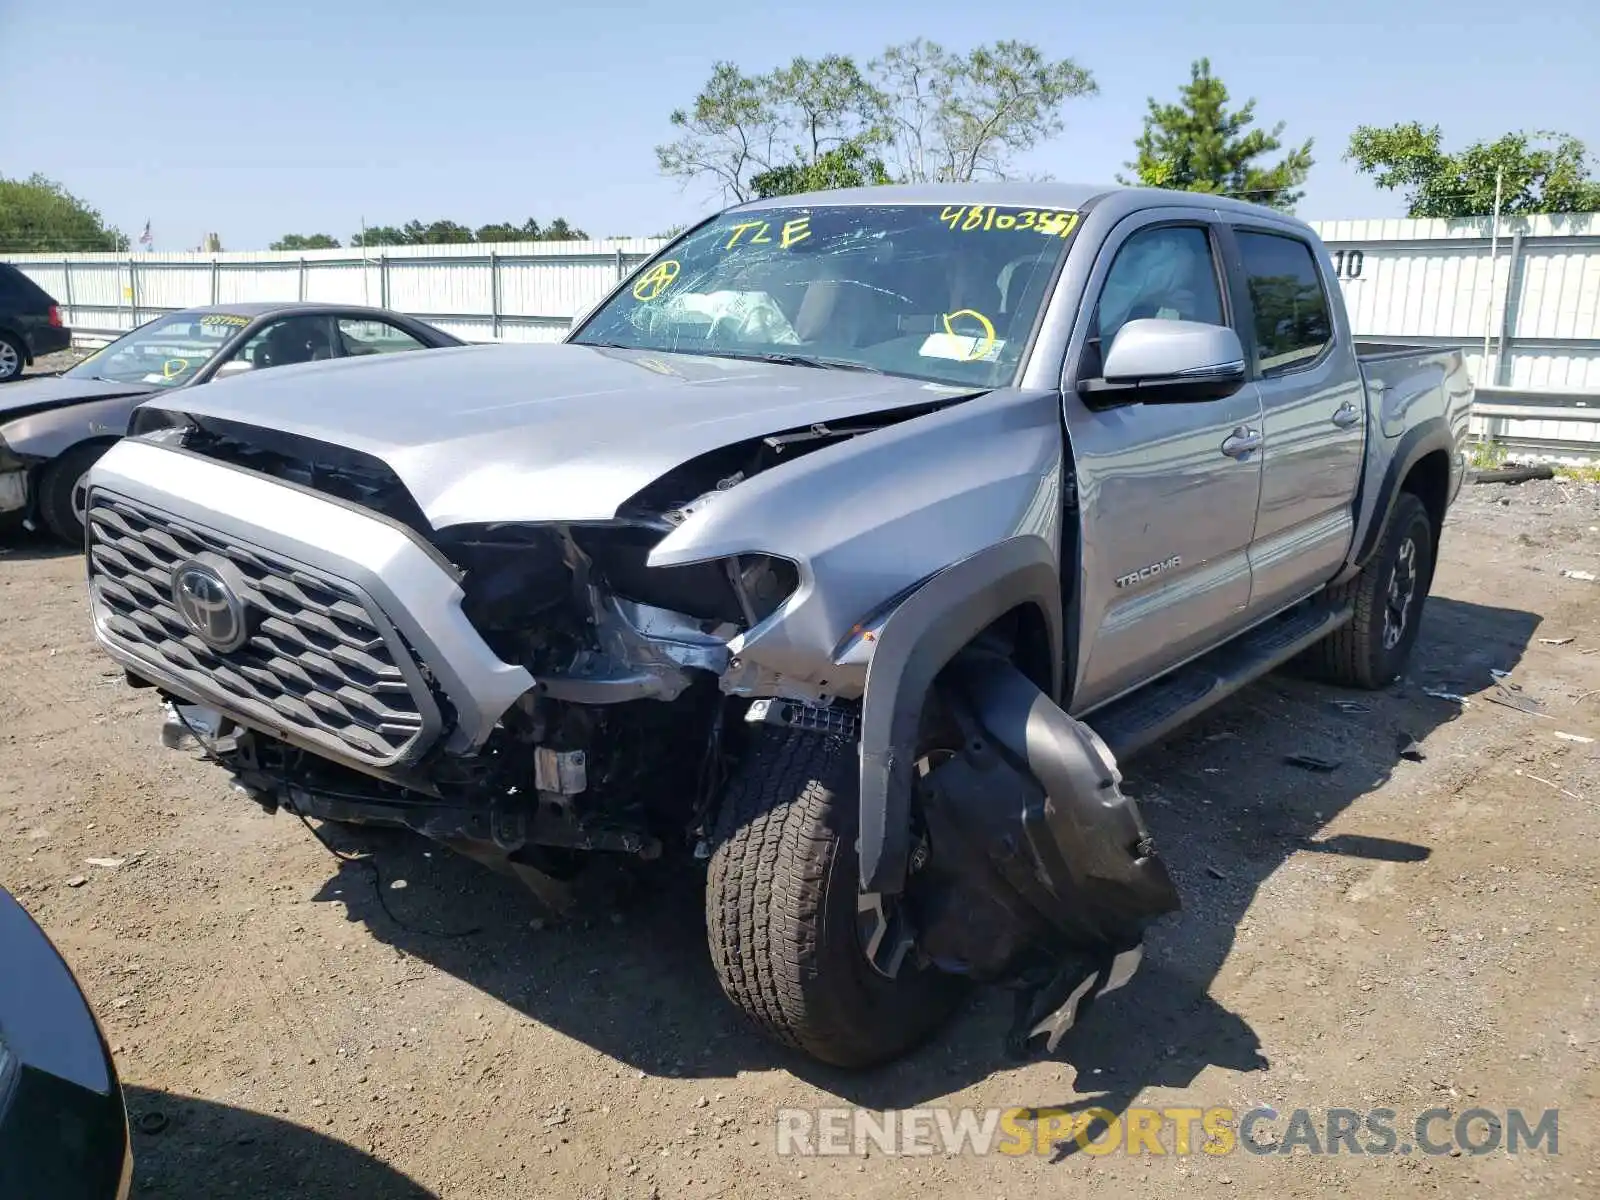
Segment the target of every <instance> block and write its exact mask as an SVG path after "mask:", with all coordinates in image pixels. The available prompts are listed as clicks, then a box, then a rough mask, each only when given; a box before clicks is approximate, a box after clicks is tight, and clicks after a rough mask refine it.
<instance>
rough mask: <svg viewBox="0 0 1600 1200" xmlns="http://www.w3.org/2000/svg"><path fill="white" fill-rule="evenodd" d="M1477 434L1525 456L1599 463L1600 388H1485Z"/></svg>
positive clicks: (1479, 398) (1475, 415) (1477, 403)
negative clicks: (1570, 389)
mask: <svg viewBox="0 0 1600 1200" xmlns="http://www.w3.org/2000/svg"><path fill="white" fill-rule="evenodd" d="M1472 433H1473V435H1474V436H1475V437H1476V438H1477V439H1478V440H1479V441H1483V442H1493V443H1494V444H1495V445H1497V446H1503V447H1505V448H1506V449H1507V450H1508V451H1515V452H1516V454H1517V457H1518V458H1520V459H1528V460H1532V461H1537V462H1564V463H1573V464H1579V463H1582V464H1589V463H1600V392H1543V391H1534V390H1531V389H1516V388H1498V387H1481V388H1478V389H1477V394H1476V396H1475V397H1474V399H1473V404H1472Z"/></svg>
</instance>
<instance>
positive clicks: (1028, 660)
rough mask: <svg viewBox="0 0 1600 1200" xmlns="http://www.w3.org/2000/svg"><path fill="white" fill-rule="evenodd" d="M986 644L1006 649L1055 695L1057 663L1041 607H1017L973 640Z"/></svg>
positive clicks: (1036, 682) (1021, 667)
mask: <svg viewBox="0 0 1600 1200" xmlns="http://www.w3.org/2000/svg"><path fill="white" fill-rule="evenodd" d="M986 641H989V642H992V643H993V644H995V645H997V646H1003V647H1004V648H1005V650H1006V652H1007V654H1006V656H1007V657H1008V658H1009V659H1010V660H1011V663H1012V665H1013V666H1015V667H1016V668H1017V670H1019V671H1021V672H1022V673H1023V674H1024V675H1026V676H1027V677H1028V678H1029V680H1031V681H1032V682H1033V684H1034V686H1036V687H1037V688H1038V689H1039V690H1040V691H1042V692H1043V693H1044V694H1045V695H1047V696H1048V695H1050V694H1051V691H1052V688H1053V687H1054V680H1055V672H1056V666H1057V664H1056V663H1054V662H1052V661H1051V660H1052V657H1053V654H1054V652H1053V650H1052V648H1051V645H1050V625H1049V622H1048V621H1046V620H1045V615H1044V613H1043V612H1041V611H1040V609H1039V606H1038V605H1037V604H1033V603H1024V604H1019V605H1017V606H1016V607H1015V608H1013V609H1012V610H1011V611H1010V612H1008V613H1006V614H1005V615H1004V616H1002V617H1001V618H1000V619H999V620H997V621H995V622H994V624H992V625H990V626H989V627H988V628H987V629H985V630H984V631H983V632H982V633H980V634H979V635H978V636H977V637H976V638H974V639H973V642H974V643H982V642H986Z"/></svg>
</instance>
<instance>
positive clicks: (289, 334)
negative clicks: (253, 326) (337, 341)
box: [234, 317, 333, 371]
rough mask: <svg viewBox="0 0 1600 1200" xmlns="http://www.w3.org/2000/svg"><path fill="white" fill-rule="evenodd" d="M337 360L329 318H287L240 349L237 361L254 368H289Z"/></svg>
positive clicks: (264, 330) (259, 333) (259, 332)
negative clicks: (332, 359) (320, 361)
mask: <svg viewBox="0 0 1600 1200" xmlns="http://www.w3.org/2000/svg"><path fill="white" fill-rule="evenodd" d="M332 357H333V343H332V341H331V340H330V339H329V337H328V318H327V317H285V318H284V319H283V320H281V321H274V322H273V323H272V324H271V325H268V326H267V327H266V328H265V329H262V330H260V331H258V332H257V333H256V334H255V335H254V336H253V337H252V338H251V339H250V340H249V341H248V342H246V343H245V344H244V346H243V347H241V348H240V350H239V351H238V353H237V354H236V355H235V356H234V359H235V361H241V360H242V361H244V362H248V363H249V364H250V365H251V366H252V367H253V368H254V369H256V370H258V371H259V370H261V369H262V368H263V367H287V366H292V365H293V364H295V363H307V362H317V361H319V360H321V359H324V358H332Z"/></svg>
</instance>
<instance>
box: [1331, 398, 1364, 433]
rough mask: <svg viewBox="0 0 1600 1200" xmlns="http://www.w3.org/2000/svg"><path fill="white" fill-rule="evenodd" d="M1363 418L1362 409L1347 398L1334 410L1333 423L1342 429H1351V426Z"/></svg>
mask: <svg viewBox="0 0 1600 1200" xmlns="http://www.w3.org/2000/svg"><path fill="white" fill-rule="evenodd" d="M1360 420H1361V410H1360V409H1359V408H1357V407H1356V406H1355V404H1354V402H1353V401H1350V400H1346V401H1345V402H1344V403H1343V404H1341V405H1339V407H1338V408H1336V409H1334V411H1333V423H1334V424H1335V425H1337V426H1338V427H1339V428H1340V429H1349V428H1350V426H1352V425H1354V424H1355V423H1356V422H1358V421H1360Z"/></svg>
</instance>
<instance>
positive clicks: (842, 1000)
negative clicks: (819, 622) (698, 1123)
mask: <svg viewBox="0 0 1600 1200" xmlns="http://www.w3.org/2000/svg"><path fill="white" fill-rule="evenodd" d="M856 764H857V758H856V754H855V747H854V745H853V744H851V743H849V742H846V741H844V740H842V739H839V738H831V737H826V736H823V735H821V734H816V733H800V732H795V731H789V730H776V729H758V730H756V731H755V736H754V741H753V744H752V746H751V747H750V750H749V752H748V753H747V754H746V755H745V758H744V762H743V763H742V764H741V766H740V768H739V770H738V771H737V773H736V774H735V776H734V778H733V780H732V782H731V783H730V785H729V787H728V790H727V793H726V795H725V797H724V800H723V805H722V811H721V814H720V816H719V819H718V822H717V827H716V838H715V840H716V848H715V850H714V851H713V852H712V855H711V863H710V874H709V878H708V880H707V886H706V932H707V935H708V938H709V940H710V943H711V959H712V963H713V965H714V966H715V967H716V971H717V978H718V979H719V980H720V981H721V983H722V989H723V991H724V992H726V993H727V995H728V998H729V999H730V1000H732V1001H733V1003H734V1004H735V1005H737V1006H738V1007H739V1008H740V1009H742V1010H743V1011H744V1013H745V1014H746V1015H747V1016H748V1017H749V1018H750V1019H751V1020H752V1021H754V1022H755V1023H756V1024H757V1025H758V1026H759V1027H760V1028H761V1029H762V1030H763V1032H765V1033H766V1034H767V1035H768V1036H770V1037H772V1038H773V1039H774V1040H776V1041H778V1042H780V1043H782V1044H784V1045H786V1046H791V1047H793V1048H795V1049H797V1050H802V1051H804V1052H805V1053H806V1054H808V1055H810V1056H811V1057H813V1058H816V1059H819V1060H821V1061H822V1062H825V1063H831V1064H833V1065H835V1066H840V1067H866V1066H871V1065H873V1064H876V1063H881V1062H886V1061H888V1060H889V1059H893V1058H896V1057H898V1056H899V1055H901V1054H904V1053H905V1052H906V1051H907V1050H909V1049H911V1048H912V1047H913V1046H915V1045H917V1044H918V1043H919V1042H921V1041H922V1040H923V1039H925V1038H926V1037H927V1036H928V1035H929V1034H931V1033H932V1032H933V1031H934V1030H935V1029H937V1028H938V1027H939V1026H940V1025H941V1024H942V1023H943V1022H944V1020H945V1019H946V1018H947V1017H948V1016H949V1015H950V1013H951V1011H952V1010H953V1009H954V1008H955V1006H956V1004H957V1003H958V1001H959V1000H960V998H961V995H962V991H963V989H962V986H961V981H960V980H959V979H958V978H956V977H954V976H950V975H946V974H943V973H941V972H940V971H939V970H937V969H936V968H933V967H931V966H930V967H927V968H921V967H919V966H918V965H917V964H916V963H915V962H914V961H913V958H914V956H913V955H907V956H906V959H905V961H904V963H903V964H902V965H901V967H900V971H899V973H898V975H897V976H896V977H895V978H893V979H890V978H887V977H885V976H884V975H881V974H879V973H878V972H877V971H876V970H874V969H873V967H872V965H871V963H869V962H868V961H867V957H866V954H865V952H864V951H863V949H862V944H861V938H860V934H859V933H858V929H857V922H858V918H857V912H856V908H857V905H856V898H857V895H858V892H859V886H860V885H859V871H860V868H859V867H858V865H857V857H856V836H857V827H858V818H859V781H858V775H857V766H856Z"/></svg>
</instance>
